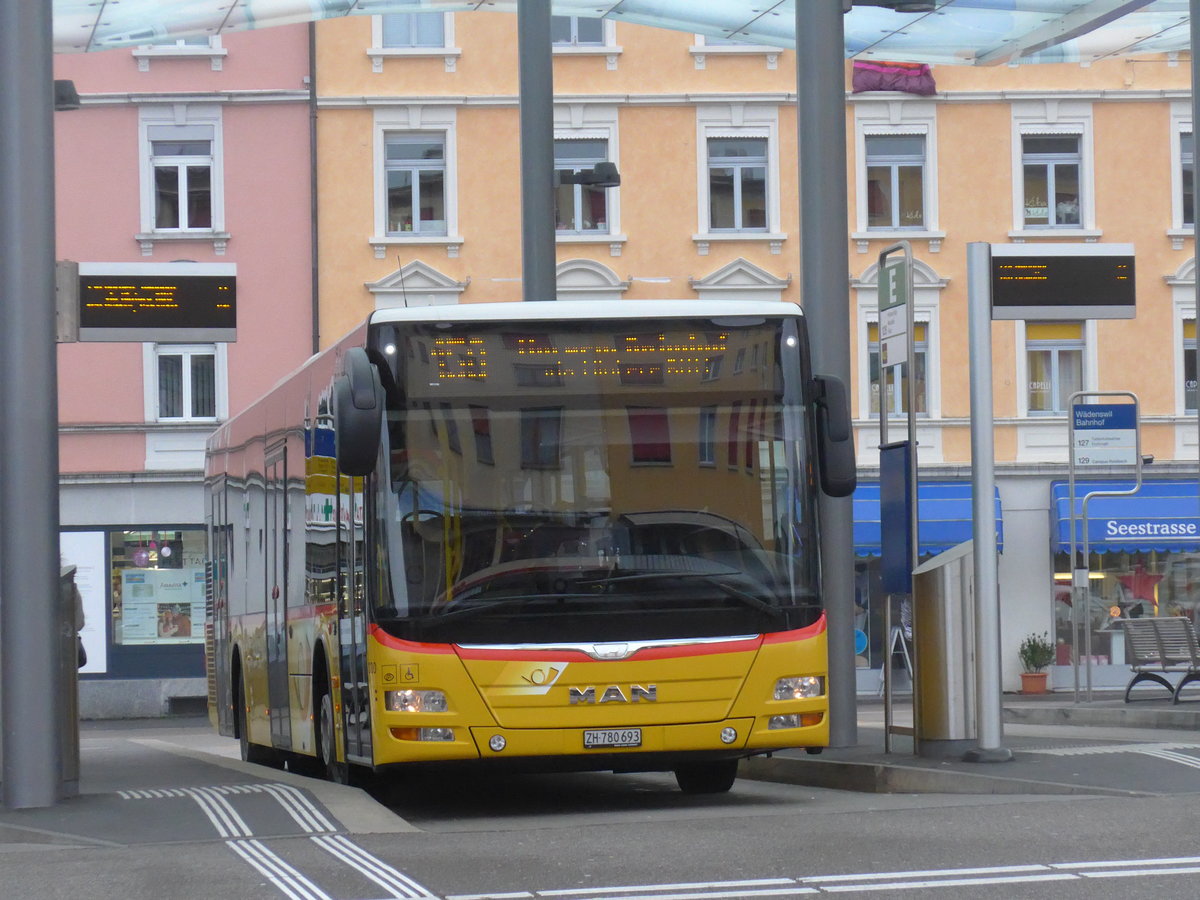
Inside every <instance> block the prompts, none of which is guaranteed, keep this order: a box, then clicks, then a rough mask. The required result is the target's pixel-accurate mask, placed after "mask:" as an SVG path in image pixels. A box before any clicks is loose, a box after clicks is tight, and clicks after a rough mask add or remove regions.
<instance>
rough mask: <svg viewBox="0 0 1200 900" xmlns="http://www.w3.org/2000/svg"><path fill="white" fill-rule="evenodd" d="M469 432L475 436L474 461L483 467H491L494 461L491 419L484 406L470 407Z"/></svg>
mask: <svg viewBox="0 0 1200 900" xmlns="http://www.w3.org/2000/svg"><path fill="white" fill-rule="evenodd" d="M470 409H471V431H472V432H473V433H474V434H475V459H476V461H478V462H481V463H483V464H485V465H489V466H493V465H495V464H496V459H495V457H494V456H493V455H492V418H491V414H490V413H489V412H488V408H487V407H486V406H472V407H471V408H470Z"/></svg>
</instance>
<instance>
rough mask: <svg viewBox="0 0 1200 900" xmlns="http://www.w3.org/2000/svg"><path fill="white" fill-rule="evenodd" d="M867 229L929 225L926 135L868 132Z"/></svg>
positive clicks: (891, 228)
mask: <svg viewBox="0 0 1200 900" xmlns="http://www.w3.org/2000/svg"><path fill="white" fill-rule="evenodd" d="M865 144H866V166H867V228H868V229H887V230H889V231H894V230H896V229H900V228H924V227H925V136H924V135H920V134H886V135H885V134H877V135H866V137H865Z"/></svg>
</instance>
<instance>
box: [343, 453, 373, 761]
mask: <svg viewBox="0 0 1200 900" xmlns="http://www.w3.org/2000/svg"><path fill="white" fill-rule="evenodd" d="M338 482H339V485H340V498H339V500H340V504H341V511H340V515H339V517H338V543H339V548H340V551H341V563H342V565H341V571H340V576H341V590H340V591H339V592H338V594H339V597H338V619H339V634H340V637H339V643H340V645H341V646H340V648H339V649H340V651H341V652H340V654H339V658H340V660H341V677H342V714H343V719H342V725H343V728H344V731H343V736H344V738H345V748H346V759H347V760H356V761H359V762H367V763H369V762H370V756H371V743H370V742H371V722H370V712H371V709H370V695H369V693H368V685H367V672H366V652H367V648H366V639H367V633H366V632H367V619H366V590H367V583H366V577H365V576H366V563H367V561H366V552H365V546H364V543H363V527H364V521H363V519H364V517H363V479H362V478H350V477H348V476H346V475H339V476H338Z"/></svg>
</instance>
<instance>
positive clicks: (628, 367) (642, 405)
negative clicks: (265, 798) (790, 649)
mask: <svg viewBox="0 0 1200 900" xmlns="http://www.w3.org/2000/svg"><path fill="white" fill-rule="evenodd" d="M798 327H799V323H798V320H794V319H788V320H780V321H766V320H763V319H762V318H759V319H757V320H756V321H752V322H736V321H734V322H731V323H727V322H724V321H723V322H722V324H721V325H717V324H715V323H712V322H706V321H686V322H682V323H670V324H667V325H664V324H663V323H661V322H655V323H648V322H645V321H625V322H612V321H607V322H606V321H600V322H594V323H570V324H567V325H564V324H562V323H556V324H550V323H546V324H543V323H533V324H529V323H526V324H521V325H513V324H508V325H493V324H485V325H480V324H471V325H462V326H457V325H456V326H453V327H448V326H442V327H438V326H433V325H428V324H417V325H397V326H392V327H391V331H392V333H391V334H390V335H387V336H386V340H385V342H384V343H385V346H387V345H390V346H391V347H392V349H393V352H392V354H391V357H390V358H391V359H394V369H393V371H392V373H391V376H392V377H391V378H390V379H387V380H388V381H390V382H391V383H389V384H388V385H387V388H388V428H387V430H386V435H385V441H386V447H385V452H386V454H387V459H388V460H389V461H390V471H389V473H388V475H389V477H388V479H387V482H386V484H382V485H381V490H380V495H379V500H378V502H379V503H380V504H381V516H380V518H381V519H382V520H383V521H384V522H386V523H387V524H386V528H387V529H388V533H387V534H386V535H382V536H381V539H382V540H384V541H386V543H387V548H386V549H387V552H386V558H387V565H388V567H389V568H390V572H391V588H392V589H391V596H390V598H387V599H386V601H385V603H386V604H387V605H385V606H384V607H383V608H381V609H378V610H376V618H377V619H378V620H379V621H380V623H381V624H382V625H383V626H384V627H385V628H387V629H389V630H391V631H393V632H394V633H396V634H397V635H398V636H402V637H408V638H412V639H421V640H437V641H459V642H493V643H524V642H545V641H563V640H652V639H661V638H675V637H701V636H719V635H731V634H748V633H759V632H764V631H782V630H786V629H789V628H795V627H801V626H803V625H807V624H810V623H811V622H812V621H814V620H815V617H816V615H817V614H818V612H819V610H818V609H817V607H816V599H815V595H814V592H813V585H814V575H815V557H814V554H815V550H816V548H815V545H814V542H813V541H812V540H810V539H809V536H808V529H809V528H810V527H811V517H812V501H811V490H812V489H811V486H810V485H809V483H808V481H807V468H806V466H805V460H806V459H807V458H808V447H807V440H808V437H807V433H806V430H805V428H804V424H803V423H804V418H803V410H802V408H801V407H800V405H799V390H798V385H799V379H800V371H799V360H798V357H796V356H795V353H794V351H793V357H792V358H787V357H786V356H785V355H784V354H785V353H786V351H785V350H784V346H785V340H786V335H787V334H789V333H790V334H793V335H794V334H795V333H796V329H797V328H798ZM796 343H797V342H796V341H795V340H792V341H791V342H790V346H795V345H796Z"/></svg>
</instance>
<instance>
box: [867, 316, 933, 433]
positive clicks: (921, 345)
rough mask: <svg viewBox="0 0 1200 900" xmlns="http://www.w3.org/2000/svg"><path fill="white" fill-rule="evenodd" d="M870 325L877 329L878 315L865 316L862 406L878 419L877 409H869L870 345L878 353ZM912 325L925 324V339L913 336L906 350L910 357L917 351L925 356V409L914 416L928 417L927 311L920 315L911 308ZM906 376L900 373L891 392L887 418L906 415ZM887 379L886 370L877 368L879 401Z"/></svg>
mask: <svg viewBox="0 0 1200 900" xmlns="http://www.w3.org/2000/svg"><path fill="white" fill-rule="evenodd" d="M872 325H874V326H876V328H877V329H878V326H879V317H878V315H875V316H868V318H867V342H866V344H865V345H864V347H865V353H866V363H867V385H866V387H867V405H866V406H865V407H864V412H866V414H867V415H869V416H870V417H871V418H874V419H878V418H879V411H878V410H874V409H871V395H872V393H873V392H872V390H871V387H872V382H871V355H872V354H871V347H872V344H874V347H875V353H876V354H878V353H879V342H878V341H877V340H876V341H874V342H872V341H871V326H872ZM913 325H914V326H916V325H924V326H925V340H923V341H920V342H918V341H917V340H916V338H915V337H913V338H912V339H911V340H910V342H909V346H908V352H909V358H910V359H913V358H915V357H916V355H917V353H918V351H919V352H920V353H922V354H924V356H925V391H924V394H925V396H924V401H925V403H924V406H925V410H926V411H925V412H920V411H918V412H917V415H916V417H917V418H918V419H928V418H929V389H930V383H929V360H930V349H931V348H930V345H929V332H930V327H929V318H928V313H927V312H922V314H921V315H920V316H917V315H916V310H915V309H914V310H913ZM889 368H892V369H895V368H896V367H895V366H891V367H889ZM907 377H908V375H907V373H903V374H901V375H900V379H899V382H898V383H897V385H896V390H895V393H894V394H893V396H894V397H895V402H894V403H893V404H892V407H893V408H892V409H889V410H888V418H889V419H902V418H904V417H906V416H907V415H908V411H907V410H906V409H905V408H904V407H905V406H906V405H907V403H908V392H907V391H906V390H905V389H904V379H905V378H907ZM887 380H888V372H887V371H886V370H885V369H883V368H882V367H881V368H880V370H879V381H880V388H879V389H880V402H881V403H883V402H884V398H885V396H886V392H885V391H884V390H883V385H884V384H886V382H887ZM918 405H920V404H918ZM896 407H899V408H898V409H897V408H896Z"/></svg>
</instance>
